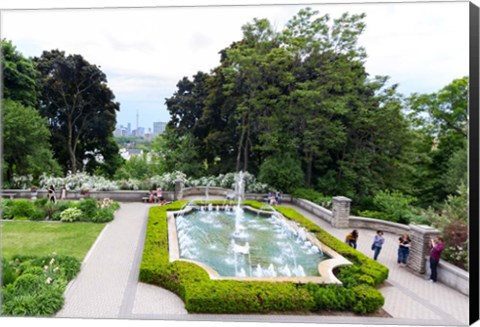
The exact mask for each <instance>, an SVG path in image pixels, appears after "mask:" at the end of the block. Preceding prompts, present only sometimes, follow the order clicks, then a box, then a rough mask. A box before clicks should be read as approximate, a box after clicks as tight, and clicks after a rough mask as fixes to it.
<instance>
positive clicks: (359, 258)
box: [140, 201, 388, 314]
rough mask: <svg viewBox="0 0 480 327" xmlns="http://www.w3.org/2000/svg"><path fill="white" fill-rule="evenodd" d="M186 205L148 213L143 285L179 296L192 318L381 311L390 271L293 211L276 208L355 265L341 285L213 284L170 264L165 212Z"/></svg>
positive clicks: (181, 264) (190, 267) (342, 274)
mask: <svg viewBox="0 0 480 327" xmlns="http://www.w3.org/2000/svg"><path fill="white" fill-rule="evenodd" d="M185 204H186V201H183V202H181V203H178V202H175V203H173V204H172V205H167V206H156V207H152V208H151V209H150V212H149V217H148V223H147V234H146V240H145V247H144V253H143V258H142V263H141V267H140V280H141V281H142V282H146V283H150V284H154V285H158V286H161V287H164V288H166V289H169V290H171V291H173V292H175V293H176V294H178V295H179V296H180V297H181V298H182V300H183V301H184V302H185V308H186V309H187V310H188V311H189V312H198V313H270V312H278V311H287V312H308V311H313V312H316V311H352V312H355V313H358V314H368V313H373V312H375V311H377V310H378V309H380V308H381V307H382V305H383V303H384V298H383V296H382V294H381V293H380V292H379V291H378V290H377V289H376V288H375V286H378V285H379V284H381V283H382V282H383V281H384V280H385V279H386V278H387V277H388V268H386V267H384V266H383V265H381V264H379V263H377V262H375V261H373V260H372V259H370V258H368V257H367V256H365V255H363V254H362V253H360V252H358V251H356V250H354V249H352V248H350V247H348V246H347V245H346V244H344V243H343V242H341V241H339V240H337V239H336V238H334V237H333V236H331V235H329V234H328V233H326V232H325V231H324V230H322V229H321V228H320V227H318V226H316V225H314V224H313V223H311V222H310V221H309V220H307V219H306V218H305V217H303V216H302V215H300V214H299V213H298V212H296V211H295V210H293V209H290V208H283V207H277V209H280V210H279V211H280V212H282V214H284V216H285V217H287V218H288V219H291V220H294V221H296V222H298V223H300V224H301V225H303V226H304V227H305V228H307V229H308V230H309V231H310V232H312V233H315V235H316V236H317V237H318V238H319V239H320V241H322V242H323V243H324V244H326V245H327V246H329V247H331V248H332V249H334V250H335V251H337V252H339V253H340V254H342V255H344V256H346V257H347V259H349V260H351V261H352V263H353V265H352V266H348V267H341V268H339V272H338V277H339V279H340V280H341V281H342V282H343V285H333V286H332V285H317V284H312V283H309V284H296V283H293V282H285V283H273V282H263V281H261V282H260V281H258V282H256V281H255V282H243V281H234V280H210V278H209V276H208V274H207V273H206V271H205V270H203V269H201V268H200V267H199V266H197V265H195V264H193V263H190V262H185V261H174V262H169V255H168V229H167V228H168V227H167V211H169V210H178V209H179V208H182V207H183V205H185ZM258 206H261V204H258Z"/></svg>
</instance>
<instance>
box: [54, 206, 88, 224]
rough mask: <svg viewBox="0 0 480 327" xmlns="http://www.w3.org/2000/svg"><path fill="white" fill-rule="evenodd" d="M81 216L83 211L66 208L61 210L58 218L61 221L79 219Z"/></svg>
mask: <svg viewBox="0 0 480 327" xmlns="http://www.w3.org/2000/svg"><path fill="white" fill-rule="evenodd" d="M82 216H83V213H82V211H81V210H80V209H78V208H68V209H65V210H64V211H62V213H61V214H60V220H61V221H63V222H74V221H79V220H80V219H81V218H82Z"/></svg>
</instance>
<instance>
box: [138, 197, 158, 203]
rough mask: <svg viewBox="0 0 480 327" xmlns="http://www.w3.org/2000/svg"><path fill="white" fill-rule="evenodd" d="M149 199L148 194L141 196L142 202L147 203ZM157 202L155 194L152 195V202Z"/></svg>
mask: <svg viewBox="0 0 480 327" xmlns="http://www.w3.org/2000/svg"><path fill="white" fill-rule="evenodd" d="M149 199H150V197H149V196H144V197H142V202H145V203H149V202H150V201H148V200H149ZM157 202H158V199H157V197H156V196H155V197H153V203H157Z"/></svg>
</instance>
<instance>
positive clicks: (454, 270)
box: [425, 257, 470, 296]
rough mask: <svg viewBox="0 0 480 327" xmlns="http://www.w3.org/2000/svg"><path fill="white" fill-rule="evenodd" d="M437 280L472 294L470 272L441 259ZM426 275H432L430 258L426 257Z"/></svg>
mask: <svg viewBox="0 0 480 327" xmlns="http://www.w3.org/2000/svg"><path fill="white" fill-rule="evenodd" d="M437 274H438V278H437V280H438V281H439V282H441V283H443V284H445V285H447V286H450V287H451V288H453V289H456V290H457V291H459V292H460V293H462V294H465V295H467V296H468V295H469V294H470V274H469V273H468V272H466V271H465V270H462V269H460V268H458V267H456V266H454V265H452V264H449V263H448V262H446V261H443V260H442V259H440V262H439V264H438V267H437ZM425 275H426V276H430V258H429V257H425Z"/></svg>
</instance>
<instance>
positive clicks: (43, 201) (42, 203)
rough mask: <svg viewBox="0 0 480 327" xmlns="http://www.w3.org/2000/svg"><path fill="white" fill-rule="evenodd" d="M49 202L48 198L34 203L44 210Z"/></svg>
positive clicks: (39, 199)
mask: <svg viewBox="0 0 480 327" xmlns="http://www.w3.org/2000/svg"><path fill="white" fill-rule="evenodd" d="M47 202H48V199H47V198H38V199H36V200H35V201H33V204H34V205H35V206H36V207H38V208H43V207H44V206H45V205H47Z"/></svg>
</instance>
